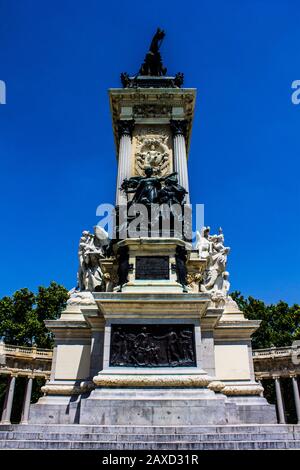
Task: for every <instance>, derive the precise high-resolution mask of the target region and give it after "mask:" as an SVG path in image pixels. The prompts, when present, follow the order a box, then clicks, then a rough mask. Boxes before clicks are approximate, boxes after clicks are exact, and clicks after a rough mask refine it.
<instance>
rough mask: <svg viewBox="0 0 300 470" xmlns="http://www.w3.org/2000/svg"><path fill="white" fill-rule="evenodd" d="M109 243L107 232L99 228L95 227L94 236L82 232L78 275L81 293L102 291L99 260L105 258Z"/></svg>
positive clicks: (85, 231)
mask: <svg viewBox="0 0 300 470" xmlns="http://www.w3.org/2000/svg"><path fill="white" fill-rule="evenodd" d="M108 243H109V238H108V234H107V232H106V231H105V230H104V229H103V228H102V227H99V226H97V225H96V226H95V227H94V234H92V233H90V232H89V231H87V230H84V231H83V232H82V236H81V238H80V240H79V248H78V258H79V269H78V274H77V281H78V289H79V290H80V291H90V292H94V291H95V290H100V289H101V288H102V284H103V273H102V270H101V267H100V263H99V260H100V259H101V258H104V257H105V254H104V250H105V248H104V247H105V246H107V245H108Z"/></svg>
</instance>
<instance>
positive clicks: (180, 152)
mask: <svg viewBox="0 0 300 470" xmlns="http://www.w3.org/2000/svg"><path fill="white" fill-rule="evenodd" d="M170 126H171V131H172V134H173V149H174V170H175V171H177V173H178V183H179V184H180V185H181V186H183V187H184V189H186V191H187V192H188V194H187V195H186V198H185V200H186V203H187V204H189V203H190V194H189V177H188V168H187V153H186V141H185V136H186V130H187V121H185V120H175V119H171V120H170Z"/></svg>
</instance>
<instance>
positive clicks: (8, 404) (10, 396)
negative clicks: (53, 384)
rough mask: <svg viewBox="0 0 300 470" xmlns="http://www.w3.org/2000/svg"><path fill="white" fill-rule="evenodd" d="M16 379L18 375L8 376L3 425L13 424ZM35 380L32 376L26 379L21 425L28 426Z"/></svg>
mask: <svg viewBox="0 0 300 470" xmlns="http://www.w3.org/2000/svg"><path fill="white" fill-rule="evenodd" d="M16 379H17V374H11V375H8V378H7V387H6V393H5V399H4V405H3V410H2V415H1V424H10V423H11V413H12V407H13V401H14V394H15V387H16ZM33 379H34V376H32V375H30V376H28V377H26V387H25V393H24V398H23V406H22V415H21V424H28V419H29V410H30V401H31V394H32V384H33Z"/></svg>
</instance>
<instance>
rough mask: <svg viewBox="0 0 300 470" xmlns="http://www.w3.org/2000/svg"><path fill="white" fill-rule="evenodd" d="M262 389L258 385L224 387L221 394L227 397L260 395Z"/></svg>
mask: <svg viewBox="0 0 300 470" xmlns="http://www.w3.org/2000/svg"><path fill="white" fill-rule="evenodd" d="M263 391H264V388H263V387H262V386H261V385H259V384H245V385H243V384H241V385H239V384H237V385H226V386H225V387H224V388H223V389H222V390H221V392H222V393H223V394H224V395H227V396H238V395H261V393H262V392H263Z"/></svg>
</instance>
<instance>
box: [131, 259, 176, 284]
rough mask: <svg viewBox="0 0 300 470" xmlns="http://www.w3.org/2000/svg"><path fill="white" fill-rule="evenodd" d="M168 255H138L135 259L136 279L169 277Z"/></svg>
mask: <svg viewBox="0 0 300 470" xmlns="http://www.w3.org/2000/svg"><path fill="white" fill-rule="evenodd" d="M169 276H170V275H169V257H168V256H137V257H136V260H135V278H136V279H153V280H159V279H169Z"/></svg>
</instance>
